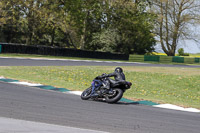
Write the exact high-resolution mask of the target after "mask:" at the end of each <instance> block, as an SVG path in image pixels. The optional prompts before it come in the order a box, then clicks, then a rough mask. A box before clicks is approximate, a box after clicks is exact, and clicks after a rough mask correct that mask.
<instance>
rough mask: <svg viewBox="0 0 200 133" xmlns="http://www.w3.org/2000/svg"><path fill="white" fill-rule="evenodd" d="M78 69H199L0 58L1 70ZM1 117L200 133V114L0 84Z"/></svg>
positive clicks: (122, 131) (130, 132)
mask: <svg viewBox="0 0 200 133" xmlns="http://www.w3.org/2000/svg"><path fill="white" fill-rule="evenodd" d="M78 65H88V66H89V65H90V66H92V65H93V66H159V67H200V66H187V65H161V64H147V63H119V62H95V61H77V60H76V61H75V60H45V59H16V58H0V66H78ZM1 117H2V118H13V119H19V120H27V121H33V122H41V123H47V124H54V125H60V126H66V127H75V128H80V129H89V130H95V131H96V130H98V131H105V132H115V133H199V131H200V126H199V125H200V113H191V112H184V111H175V110H169V109H161V108H155V107H152V106H147V105H140V104H125V103H118V104H107V103H105V102H95V101H83V100H81V99H80V96H77V95H72V94H69V93H60V92H54V91H48V90H41V89H38V88H36V87H27V86H23V85H16V84H11V83H5V82H1V81H0V118H1ZM0 127H1V125H0ZM0 129H1V128H0ZM0 133H1V131H0Z"/></svg>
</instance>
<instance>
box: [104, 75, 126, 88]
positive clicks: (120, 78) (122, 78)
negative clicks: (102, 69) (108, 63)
mask: <svg viewBox="0 0 200 133" xmlns="http://www.w3.org/2000/svg"><path fill="white" fill-rule="evenodd" d="M105 77H114V78H115V84H125V83H126V81H125V80H126V78H125V75H124V73H123V72H121V73H120V72H116V71H114V72H113V73H110V74H107V75H103V76H101V78H105ZM106 86H107V87H106V88H110V83H108V84H107V85H106Z"/></svg>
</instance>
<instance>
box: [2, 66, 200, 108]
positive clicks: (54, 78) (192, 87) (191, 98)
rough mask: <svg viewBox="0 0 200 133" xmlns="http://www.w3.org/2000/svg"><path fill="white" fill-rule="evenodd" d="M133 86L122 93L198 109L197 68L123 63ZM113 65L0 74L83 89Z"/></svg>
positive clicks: (8, 70) (11, 69) (9, 70)
mask: <svg viewBox="0 0 200 133" xmlns="http://www.w3.org/2000/svg"><path fill="white" fill-rule="evenodd" d="M123 69H124V72H125V75H126V79H127V80H128V81H131V82H132V83H133V86H132V88H131V89H130V90H128V91H127V92H126V93H125V94H124V96H125V97H126V98H130V99H133V100H136V99H140V100H141V99H145V100H152V101H154V102H159V103H171V104H176V105H180V106H184V107H195V108H198V109H200V84H199V83H200V80H199V79H200V68H160V67H123ZM113 70H114V67H102V66H101V67H100V66H99V67H97V66H63V67H60V66H49V67H39V66H37V67H25V66H22V67H19V66H17V67H15V66H14V67H13V66H12V67H8V66H6V67H0V76H4V77H7V78H12V79H18V80H21V81H28V82H34V83H41V84H44V85H52V86H55V87H61V88H67V89H70V90H84V89H86V88H87V87H89V86H90V83H91V81H92V80H93V78H94V77H96V76H97V75H101V74H102V73H111V72H113Z"/></svg>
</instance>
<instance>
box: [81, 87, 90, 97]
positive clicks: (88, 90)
mask: <svg viewBox="0 0 200 133" xmlns="http://www.w3.org/2000/svg"><path fill="white" fill-rule="evenodd" d="M91 92H92V87H89V88H87V89H86V90H84V91H83V92H82V94H81V99H82V100H88V99H89V98H90V95H91Z"/></svg>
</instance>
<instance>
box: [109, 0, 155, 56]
mask: <svg viewBox="0 0 200 133" xmlns="http://www.w3.org/2000/svg"><path fill="white" fill-rule="evenodd" d="M111 5H112V6H111V9H110V10H111V11H110V12H111V16H109V18H110V20H109V23H110V26H111V27H113V28H114V29H117V31H118V33H119V35H120V36H121V41H120V43H118V45H117V48H116V49H117V51H116V52H121V53H127V54H130V53H137V54H144V53H146V52H152V51H153V50H154V45H155V39H154V34H153V33H152V30H153V28H154V27H153V22H154V18H155V17H154V15H152V14H150V13H149V12H148V11H147V7H148V6H149V5H148V1H143V2H141V1H140V2H139V1H136V3H134V2H133V1H132V0H118V1H115V2H112V4H111Z"/></svg>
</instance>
